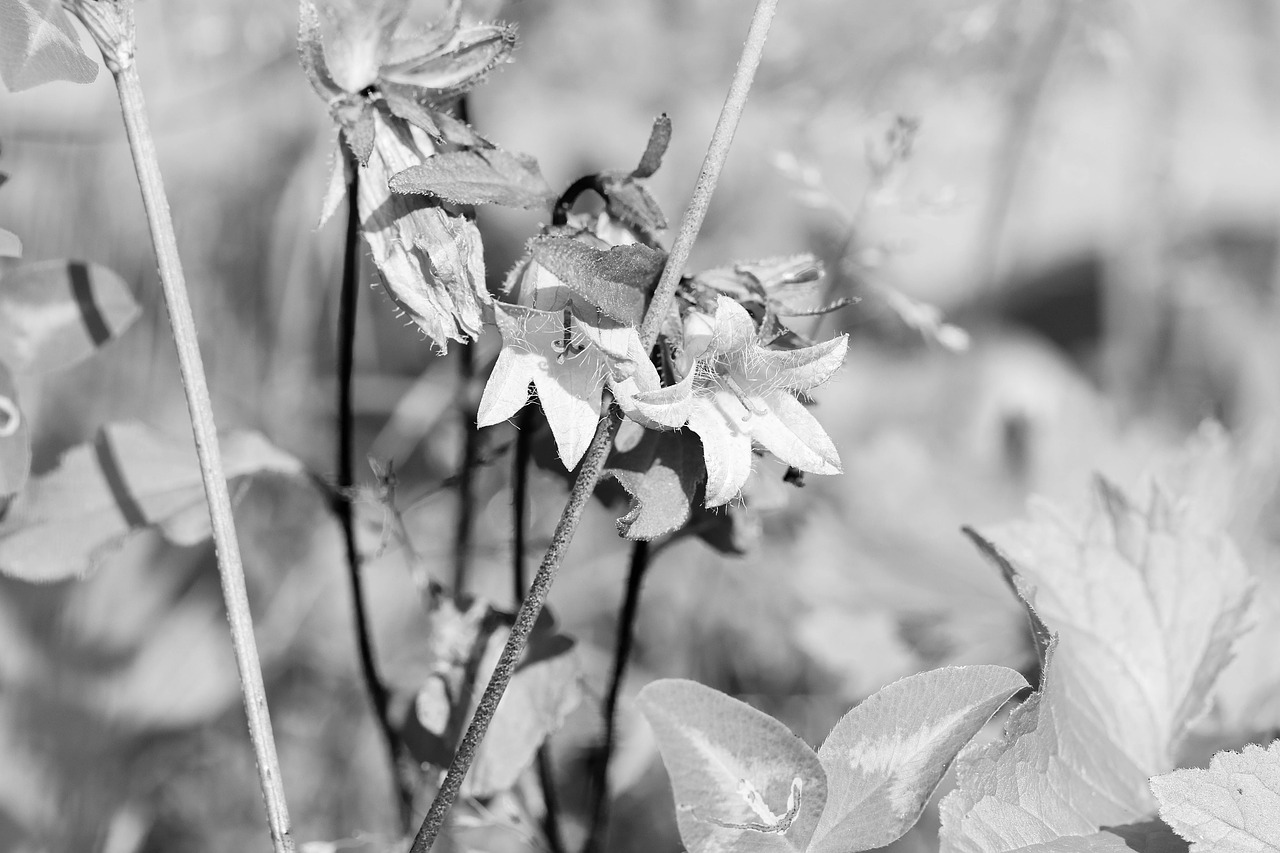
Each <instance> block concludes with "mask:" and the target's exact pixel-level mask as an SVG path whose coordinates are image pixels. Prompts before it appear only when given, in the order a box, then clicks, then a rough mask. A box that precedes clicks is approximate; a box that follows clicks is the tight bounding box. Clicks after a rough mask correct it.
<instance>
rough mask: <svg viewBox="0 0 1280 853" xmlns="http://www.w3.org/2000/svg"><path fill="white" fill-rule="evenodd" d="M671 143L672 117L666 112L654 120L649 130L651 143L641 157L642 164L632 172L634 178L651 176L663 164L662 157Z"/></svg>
mask: <svg viewBox="0 0 1280 853" xmlns="http://www.w3.org/2000/svg"><path fill="white" fill-rule="evenodd" d="M670 144H671V117H670V116H668V115H667V114H666V113H663V114H662V115H660V116H658V117H657V118H656V119H654V120H653V129H652V130H650V131H649V144H648V145H646V146H645V149H644V154H643V155H642V156H641V157H640V165H638V166H636V167H635V169H634V170H633V171H632V172H631V177H633V178H649V177H652V176H653V175H654V173H655V172H657V171H658V169H659V168H661V166H662V158H663V156H664V155H665V154H666V153H667V146H669V145H670Z"/></svg>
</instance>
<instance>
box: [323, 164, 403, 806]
mask: <svg viewBox="0 0 1280 853" xmlns="http://www.w3.org/2000/svg"><path fill="white" fill-rule="evenodd" d="M341 156H343V157H345V158H346V161H347V168H348V170H349V172H348V174H349V175H350V178H349V180H348V182H347V230H346V238H345V240H344V242H343V250H342V288H341V291H340V293H339V296H338V353H337V355H338V365H337V369H338V377H337V379H338V401H337V403H338V446H337V475H338V488H337V492H336V494H335V499H334V508H335V510H336V511H337V515H338V522H339V524H340V525H341V527H342V540H343V544H344V545H345V548H346V560H347V576H348V578H350V581H351V604H352V610H353V611H354V615H355V630H356V647H357V650H358V653H359V657H360V674H361V676H362V677H363V679H364V686H365V691H366V692H367V693H368V694H369V702H370V704H371V705H373V713H374V716H375V717H376V718H377V723H378V730H379V731H380V732H381V733H382V740H383V743H384V745H385V747H386V750H387V757H388V760H389V762H390V765H391V779H392V785H393V786H394V787H395V789H396V798H397V802H398V805H399V809H400V822H401V825H402V826H403V827H405V828H406V829H407V828H408V827H410V826H412V822H413V786H412V785H409V784H407V783H406V780H405V779H404V776H403V774H402V773H401V772H400V761H399V747H398V743H399V739H398V738H397V736H396V733H395V730H394V728H393V727H392V725H391V719H390V716H389V714H388V710H387V709H388V703H389V699H390V697H389V694H388V692H387V687H386V684H385V683H384V682H383V680H382V676H381V674H380V673H379V670H378V658H377V654H376V653H375V652H374V648H373V630H372V628H371V627H370V624H369V606H368V603H367V602H366V600H365V596H364V584H363V582H362V580H361V560H360V550H359V548H358V547H357V545H356V526H355V503H354V488H355V409H354V407H353V405H352V390H353V389H352V378H353V376H354V372H355V350H356V347H355V344H356V312H357V310H358V306H359V302H360V300H359V296H360V289H359V284H360V282H359V279H360V203H359V194H360V168H359V165H358V164H357V163H356V161H355V157H353V156H352V155H351V153H350V152H349V151H347V149H346V148H345V147H343V149H342V153H341Z"/></svg>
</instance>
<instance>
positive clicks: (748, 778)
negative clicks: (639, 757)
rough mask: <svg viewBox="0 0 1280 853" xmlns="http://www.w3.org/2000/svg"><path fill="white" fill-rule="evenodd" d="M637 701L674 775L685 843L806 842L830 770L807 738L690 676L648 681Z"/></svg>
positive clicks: (723, 852)
mask: <svg viewBox="0 0 1280 853" xmlns="http://www.w3.org/2000/svg"><path fill="white" fill-rule="evenodd" d="M637 701H638V702H639V704H640V709H641V710H642V711H643V712H644V715H645V717H646V718H647V719H648V720H649V725H650V726H652V727H653V731H654V734H655V735H656V736H657V739H658V749H659V750H660V751H661V753H662V761H663V764H665V765H666V767H667V773H668V774H670V776H671V786H672V788H673V789H674V791H675V800H676V821H677V823H678V824H679V826H680V837H681V839H683V841H684V843H685V846H686V847H687V848H688V850H689V853H729V851H737V850H753V851H760V853H763V852H764V851H778V853H798V851H802V850H804V849H805V848H806V847H807V846H808V844H809V840H810V839H811V838H812V837H813V833H814V830H815V829H816V828H817V826H818V821H819V818H820V817H821V815H822V811H823V807H824V805H825V804H826V800H827V780H826V774H825V773H824V771H823V769H822V764H821V763H820V762H819V760H818V756H817V755H816V754H815V753H814V751H813V750H812V749H810V748H809V746H808V745H807V744H806V743H805V742H804V741H802V740H800V739H799V738H798V737H796V736H795V735H794V734H792V733H791V731H790V730H789V729H788V728H787V727H786V726H784V725H783V724H782V723H780V722H778V721H777V720H775V719H774V718H773V717H770V716H769V715H768V714H764V713H761V712H760V711H757V710H756V709H755V708H752V707H751V706H750V705H747V704H745V703H743V702H739V701H738V700H737V699H734V698H732V697H730V696H726V695H725V694H723V693H721V692H719V691H718V690H713V689H711V688H710V687H704V686H702V685H701V684H698V683H696V682H693V681H684V680H681V679H662V680H660V681H655V682H653V683H652V684H649V685H647V686H646V687H645V688H644V689H643V690H641V691H640V695H639V696H638V697H637Z"/></svg>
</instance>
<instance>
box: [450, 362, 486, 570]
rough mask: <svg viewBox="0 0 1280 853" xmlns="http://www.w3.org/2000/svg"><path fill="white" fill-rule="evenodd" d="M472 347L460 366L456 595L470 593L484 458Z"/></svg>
mask: <svg viewBox="0 0 1280 853" xmlns="http://www.w3.org/2000/svg"><path fill="white" fill-rule="evenodd" d="M475 358H476V357H475V350H474V349H473V347H472V346H471V345H466V346H463V347H462V352H461V353H459V359H460V360H459V362H458V372H459V381H458V389H459V391H458V399H459V401H460V402H459V405H458V415H459V417H460V419H461V421H462V463H461V465H459V468H458V510H457V522H456V524H455V526H454V534H453V593H454V595H461V594H462V593H463V592H465V591H466V586H467V575H468V573H469V572H470V569H471V535H472V533H473V531H474V529H475V488H474V482H475V476H474V474H475V469H476V463H477V460H478V459H479V456H480V431H479V430H478V429H477V428H476V411H477V400H476V396H477V395H476V387H475V385H476V360H475Z"/></svg>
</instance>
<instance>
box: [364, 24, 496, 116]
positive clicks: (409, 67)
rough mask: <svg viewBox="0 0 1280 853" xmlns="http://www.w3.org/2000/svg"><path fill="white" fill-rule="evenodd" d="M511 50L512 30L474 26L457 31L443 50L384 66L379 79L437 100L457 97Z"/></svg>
mask: <svg viewBox="0 0 1280 853" xmlns="http://www.w3.org/2000/svg"><path fill="white" fill-rule="evenodd" d="M515 46H516V34H515V30H514V29H513V28H511V27H508V26H502V25H498V24H478V25H476V26H473V27H470V28H468V29H465V30H460V31H459V32H458V33H457V34H456V35H455V37H454V39H453V41H452V42H451V43H450V44H449V45H448V46H447V47H445V48H444V49H443V50H438V51H432V52H430V53H428V54H427V55H426V56H422V57H417V58H414V59H409V60H406V61H403V62H398V63H394V64H391V65H388V66H386V67H385V68H383V69H382V78H383V79H384V80H389V81H390V82H392V83H401V84H404V85H406V86H416V87H418V88H420V89H427V90H431V91H432V92H433V93H434V94H435V95H436V96H437V97H440V98H445V97H452V96H455V95H461V94H464V93H465V92H467V91H468V90H469V89H471V87H473V86H475V85H476V84H477V83H479V82H480V80H482V79H483V78H484V76H485V75H486V74H488V73H489V72H490V71H492V70H493V69H494V68H496V67H497V66H499V65H501V64H502V63H504V62H506V61H507V60H508V59H510V57H511V51H513V50H514V49H515Z"/></svg>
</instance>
